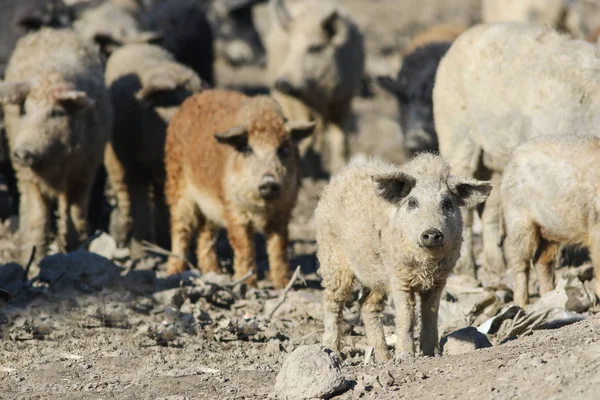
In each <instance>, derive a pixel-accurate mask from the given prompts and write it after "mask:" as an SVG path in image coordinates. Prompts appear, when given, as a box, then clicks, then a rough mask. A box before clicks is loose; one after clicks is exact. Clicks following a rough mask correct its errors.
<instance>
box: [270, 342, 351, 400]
mask: <svg viewBox="0 0 600 400" xmlns="http://www.w3.org/2000/svg"><path fill="white" fill-rule="evenodd" d="M346 389H347V385H346V380H345V379H344V376H343V375H342V370H341V367H340V361H339V359H338V357H337V356H336V355H335V353H334V352H333V351H332V350H330V349H328V348H326V347H323V346H321V345H310V346H300V347H298V348H297V349H296V350H294V352H293V353H292V354H290V355H289V356H288V357H287V359H286V360H285V362H284V363H283V366H282V367H281V370H280V371H279V374H278V375H277V378H276V380H275V394H276V395H277V396H279V397H280V398H284V399H290V400H292V399H313V398H319V399H325V398H329V397H331V396H333V395H334V394H337V393H340V392H342V391H344V390H346Z"/></svg>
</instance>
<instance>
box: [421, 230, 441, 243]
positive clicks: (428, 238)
mask: <svg viewBox="0 0 600 400" xmlns="http://www.w3.org/2000/svg"><path fill="white" fill-rule="evenodd" d="M421 244H422V245H423V246H425V247H438V246H441V245H443V244H444V234H443V233H442V232H440V231H439V230H437V229H435V228H432V229H428V230H426V231H425V232H423V233H421Z"/></svg>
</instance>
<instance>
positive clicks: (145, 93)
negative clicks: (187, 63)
mask: <svg viewBox="0 0 600 400" xmlns="http://www.w3.org/2000/svg"><path fill="white" fill-rule="evenodd" d="M176 87H177V82H176V81H175V79H173V77H172V76H170V75H167V74H161V75H154V76H152V77H151V78H150V79H149V81H148V82H143V86H142V88H141V89H140V90H138V91H137V93H136V94H135V97H136V98H137V99H138V100H150V99H151V98H152V96H153V95H155V94H157V93H159V92H166V91H169V90H173V89H175V88H176Z"/></svg>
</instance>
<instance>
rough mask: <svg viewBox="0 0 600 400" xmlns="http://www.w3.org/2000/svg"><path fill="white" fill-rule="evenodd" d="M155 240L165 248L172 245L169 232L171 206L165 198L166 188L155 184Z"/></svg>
mask: <svg viewBox="0 0 600 400" xmlns="http://www.w3.org/2000/svg"><path fill="white" fill-rule="evenodd" d="M154 235H155V237H154V240H155V241H156V244H158V245H159V246H161V247H164V248H165V249H168V248H170V247H171V243H170V238H169V236H170V232H169V208H168V207H167V202H166V200H165V189H164V187H163V186H162V185H154Z"/></svg>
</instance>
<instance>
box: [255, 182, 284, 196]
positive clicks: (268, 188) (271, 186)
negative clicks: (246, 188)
mask: <svg viewBox="0 0 600 400" xmlns="http://www.w3.org/2000/svg"><path fill="white" fill-rule="evenodd" d="M280 189H281V188H280V186H279V184H278V183H275V182H265V183H263V184H261V185H260V186H259V187H258V191H259V192H260V197H262V198H263V199H272V198H274V197H277V195H279V191H280Z"/></svg>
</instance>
